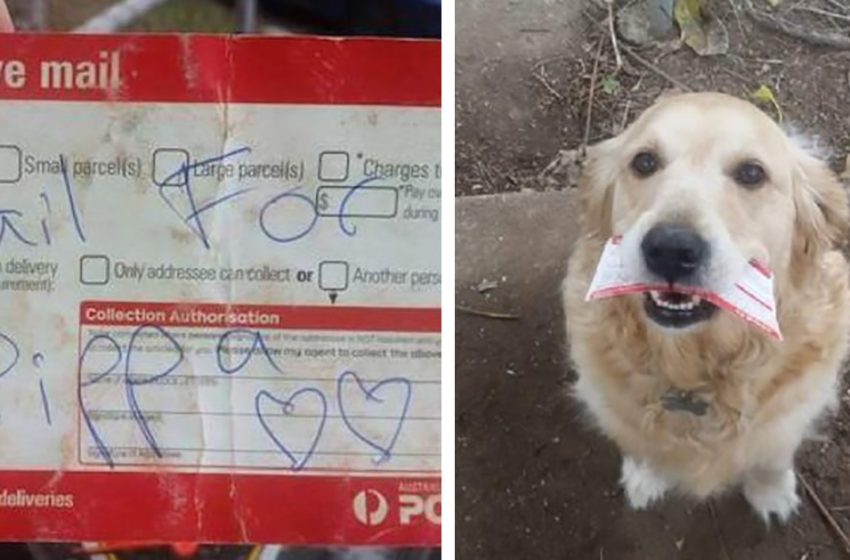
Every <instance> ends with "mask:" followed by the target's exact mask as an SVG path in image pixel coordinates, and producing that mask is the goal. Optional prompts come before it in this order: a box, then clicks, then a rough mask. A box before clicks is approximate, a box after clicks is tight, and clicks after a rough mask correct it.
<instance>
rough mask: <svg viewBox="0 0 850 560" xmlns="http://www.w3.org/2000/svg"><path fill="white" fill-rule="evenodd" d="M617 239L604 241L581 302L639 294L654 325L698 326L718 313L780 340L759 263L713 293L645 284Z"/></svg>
mask: <svg viewBox="0 0 850 560" xmlns="http://www.w3.org/2000/svg"><path fill="white" fill-rule="evenodd" d="M620 240H621V238H620V237H613V238H611V239H610V240H608V243H606V245H605V249H604V250H603V252H602V256H601V257H600V259H599V264H598V265H597V267H596V273H595V274H594V276H593V281H592V282H591V284H590V289H589V290H588V292H587V296H586V298H585V299H586V300H587V301H591V300H597V299H603V298H609V297H614V296H621V295H626V294H640V293H642V294H645V306H646V308H647V312H648V313H650V312H651V313H652V315H653V318H654V319H656V321H657V322H659V323H662V324H665V322H666V323H670V324H672V323H674V322H679V323H681V322H682V321H683V319H687V321H689V322H698V321H700V320H704V319H707V318H709V317H710V316H711V315H712V314H713V313H714V312H715V311H717V310H718V309H720V310H723V311H727V312H731V313H734V314H735V315H737V316H738V317H740V318H741V319H743V320H744V321H746V322H748V323H750V324H751V325H753V326H755V327H756V328H758V329H761V330H763V331H765V332H766V333H767V334H768V335H770V336H771V337H773V338H775V339H777V340H782V333H781V332H780V329H779V322H778V320H777V318H776V301H775V299H774V295H773V274H772V273H771V272H770V270H769V269H768V268H767V267H765V266H764V265H762V264H761V263H759V262H757V261H755V260H751V261H750V262H749V263H748V266H746V267H744V269H743V272H742V274H741V275H740V277H739V278H736V279H734V281H731V282H729V283H728V287H726V288H724V289H721V290H718V291H710V290H707V289H705V288H700V287H698V286H685V285H673V286H670V285H669V284H667V283H664V282H658V283H655V282H648V281H647V280H646V279H645V278H644V277H643V275H642V274H641V273H640V272H639V271H636V270H634V269H633V268H632V267H628V266H626V265H625V261H624V259H623V254H622V244H621V243H620Z"/></svg>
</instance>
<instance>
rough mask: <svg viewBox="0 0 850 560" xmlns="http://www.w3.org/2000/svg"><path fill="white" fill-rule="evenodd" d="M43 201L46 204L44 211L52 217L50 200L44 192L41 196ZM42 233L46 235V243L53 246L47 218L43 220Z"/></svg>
mask: <svg viewBox="0 0 850 560" xmlns="http://www.w3.org/2000/svg"><path fill="white" fill-rule="evenodd" d="M39 196H40V197H41V201H42V202H43V203H44V209H45V210H46V211H47V216H48V217H49V216H50V199H49V198H47V193H46V192H42V193H41V194H40V195H39ZM41 231H42V233H44V241H45V243H47V244H48V245H52V241H51V239H50V228H48V227H47V218H42V219H41Z"/></svg>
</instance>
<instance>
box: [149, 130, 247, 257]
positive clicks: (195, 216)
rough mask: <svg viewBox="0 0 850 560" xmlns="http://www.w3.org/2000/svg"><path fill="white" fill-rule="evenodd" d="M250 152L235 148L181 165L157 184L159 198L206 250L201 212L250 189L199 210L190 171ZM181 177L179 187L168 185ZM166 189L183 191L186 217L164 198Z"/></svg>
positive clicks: (222, 197)
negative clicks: (186, 208)
mask: <svg viewBox="0 0 850 560" xmlns="http://www.w3.org/2000/svg"><path fill="white" fill-rule="evenodd" d="M250 151H251V148H249V147H248V146H244V147H242V148H237V149H235V150H232V151H230V152H227V153H225V154H222V155H220V156H214V157H211V158H207V159H204V160H201V161H196V162H195V163H192V164H189V165H186V164H183V165H181V166H180V167H179V168H178V169H177V170H176V171H174V172H173V173H171V175H169V176H168V177H166V179H165V180H164V181H162V182H161V183H160V184H159V197H160V198H161V199H162V200H163V201H165V203H166V204H167V205H168V206H169V207H170V208H171V210H172V211H173V212H174V213H175V214H177V215H178V216H179V217H180V218H181V219H182V220H183V222H184V223H186V224H187V226H188V227H189V229H190V230H191V231H192V233H194V234H195V235H196V236H197V237H198V238H199V239H200V240H201V243H203V245H204V248H206V249H209V248H210V244H209V238H208V237H207V232H206V230H205V229H204V222H203V220H201V214H202V213H203V212H205V211H206V210H210V209H211V208H214V207H215V206H218V205H219V204H221V203H223V202H226V201H228V200H232V199H233V198H236V197H237V196H241V195H244V194H245V193H247V192H249V191H251V190H252V189H242V190H239V191H236V192H233V193H229V194H226V195H223V196H221V197H219V198H217V199H215V200H213V201H211V202H208V203H205V204H204V205H203V206H201V208H198V205H197V203H196V202H195V194H194V191H193V190H192V183H191V181H190V180H189V177H190V175H191V173H190V171H192V170H194V169H196V168H198V167H202V166H204V165H209V164H211V163H218V162H222V161H225V160H227V159H229V158H232V157H236V156H238V155H240V154H243V153H250ZM181 175H182V176H183V181H182V184H181V185H171V184H170V183H171V181H173V180H174V179H176V178H177V177H179V176H181ZM166 188H179V189H181V190H183V189H185V192H184V194H185V195H186V200H187V202H188V203H189V210H190V212H189V214H188V215H187V216H183V215H182V214H181V213H180V211H179V210H178V209H177V208H176V207H175V206H174V204H172V202H171V201H170V200H169V199H168V198H167V197H166V196H165V189H166ZM189 222H194V225H195V227H192V225H190V224H189Z"/></svg>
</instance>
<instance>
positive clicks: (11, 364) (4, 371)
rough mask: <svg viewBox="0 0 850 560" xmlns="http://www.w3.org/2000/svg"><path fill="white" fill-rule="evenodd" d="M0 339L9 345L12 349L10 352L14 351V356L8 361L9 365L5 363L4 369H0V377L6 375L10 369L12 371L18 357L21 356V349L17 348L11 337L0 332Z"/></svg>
mask: <svg viewBox="0 0 850 560" xmlns="http://www.w3.org/2000/svg"><path fill="white" fill-rule="evenodd" d="M0 340H2V341H3V342H5V343H6V344H7V345H8V346H9V348H10V349H11V350H12V352H14V354H15V355H14V357H13V358H12V361H11V362H9V365H7V366H6V367H5V368H4V369H2V370H0V377H3V376H4V375H6V374H7V373H9V372H10V371H12V368H14V367H15V365H17V363H18V359H19V358H20V357H21V351H20V350H18V345H17V344H15V341H14V340H12V339H11V338H9V337H8V336H6V335H5V334H3V333H0Z"/></svg>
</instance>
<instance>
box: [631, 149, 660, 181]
mask: <svg viewBox="0 0 850 560" xmlns="http://www.w3.org/2000/svg"><path fill="white" fill-rule="evenodd" d="M659 167H660V162H659V161H658V156H656V155H655V154H653V153H652V152H640V153H639V154H638V155H636V156H635V157H634V158H633V159H632V169H633V170H634V172H635V173H637V175H638V177H649V176H650V175H652V174H653V173H655V172H656V171H658V168H659Z"/></svg>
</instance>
